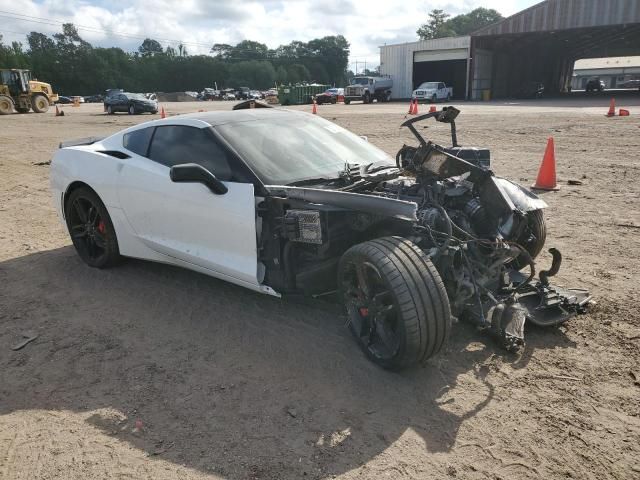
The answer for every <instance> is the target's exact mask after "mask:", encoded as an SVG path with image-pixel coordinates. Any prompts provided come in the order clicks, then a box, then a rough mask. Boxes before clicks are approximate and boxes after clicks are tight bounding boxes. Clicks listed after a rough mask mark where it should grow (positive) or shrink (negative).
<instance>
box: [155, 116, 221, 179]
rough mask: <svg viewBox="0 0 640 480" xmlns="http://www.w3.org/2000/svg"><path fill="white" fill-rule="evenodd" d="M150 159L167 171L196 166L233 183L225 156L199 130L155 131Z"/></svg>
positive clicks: (174, 128) (179, 127)
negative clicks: (176, 166) (190, 165)
mask: <svg viewBox="0 0 640 480" xmlns="http://www.w3.org/2000/svg"><path fill="white" fill-rule="evenodd" d="M149 158H150V159H151V160H154V161H156V162H158V163H161V164H163V165H166V166H167V167H172V166H173V165H179V164H181V163H197V164H199V165H202V166H203V167H204V168H206V169H207V170H209V171H210V172H211V173H213V174H214V175H215V176H216V177H218V179H219V180H232V176H233V175H232V171H231V166H230V163H229V159H228V157H227V154H226V152H225V151H224V150H223V149H222V148H221V147H220V145H218V143H217V142H216V141H215V139H214V138H213V137H212V136H211V135H210V133H209V132H208V131H207V130H206V129H202V128H195V127H187V126H183V125H167V126H163V127H157V128H156V131H155V134H154V135H153V140H152V141H151V147H150V148H149Z"/></svg>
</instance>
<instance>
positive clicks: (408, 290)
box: [338, 237, 451, 370]
mask: <svg viewBox="0 0 640 480" xmlns="http://www.w3.org/2000/svg"><path fill="white" fill-rule="evenodd" d="M338 286H339V288H340V293H341V296H342V299H343V301H344V304H345V306H346V309H347V315H348V319H349V328H350V330H351V332H352V333H353V335H354V336H355V338H356V340H357V342H358V343H359V345H360V347H361V348H362V349H363V350H364V352H365V353H366V354H367V356H368V357H369V358H371V359H372V360H373V361H374V362H375V363H377V364H378V365H380V366H382V367H384V368H388V369H393V370H398V369H401V368H406V367H409V366H412V365H415V364H418V363H424V362H425V361H426V360H427V359H429V358H431V357H432V356H434V355H435V354H437V353H438V352H439V351H440V350H441V349H442V347H443V345H444V343H445V340H446V339H447V337H448V335H449V329H450V326H451V311H450V306H449V298H448V297H447V292H446V290H445V288H444V284H443V283H442V279H441V278H440V275H439V274H438V271H437V270H436V268H435V267H434V265H433V264H432V263H431V260H429V258H428V257H427V256H426V255H425V253H424V252H423V251H422V250H420V248H418V247H417V246H416V245H415V244H414V243H413V242H411V241H409V240H407V239H405V238H401V237H385V238H378V239H376V240H371V241H368V242H364V243H361V244H358V245H355V246H353V247H351V248H350V249H349V250H347V251H346V252H345V254H344V255H343V256H342V258H341V259H340V264H339V272H338Z"/></svg>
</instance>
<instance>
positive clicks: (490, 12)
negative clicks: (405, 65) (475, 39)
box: [416, 7, 504, 40]
mask: <svg viewBox="0 0 640 480" xmlns="http://www.w3.org/2000/svg"><path fill="white" fill-rule="evenodd" d="M503 18H504V17H503V16H502V15H500V12H498V11H497V10H494V9H493V8H483V7H479V8H476V9H475V10H472V11H470V12H469V13H463V14H461V15H456V16H455V17H451V15H449V14H448V13H445V12H444V10H439V9H435V10H431V11H430V12H429V20H428V21H427V23H425V24H423V25H421V26H420V28H419V29H418V31H417V32H416V33H417V34H418V37H420V40H430V39H432V38H442V37H457V36H460V35H469V34H470V33H473V32H475V31H476V30H479V29H481V28H482V27H486V26H487V25H491V24H492V23H496V22H498V21H500V20H502V19H503Z"/></svg>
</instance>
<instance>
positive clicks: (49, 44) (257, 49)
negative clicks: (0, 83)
mask: <svg viewBox="0 0 640 480" xmlns="http://www.w3.org/2000/svg"><path fill="white" fill-rule="evenodd" d="M348 60H349V43H348V42H347V40H346V39H345V38H344V37H343V36H342V35H336V36H327V37H323V38H318V39H314V40H311V41H309V42H299V41H293V42H291V43H290V44H288V45H281V46H279V47H278V48H276V49H269V48H268V47H267V46H266V45H264V44H262V43H259V42H254V41H251V40H244V41H242V42H240V43H238V44H237V45H228V44H220V43H216V44H214V45H213V46H212V48H211V52H210V55H189V54H188V52H187V49H186V47H185V46H184V45H179V46H178V48H177V49H176V48H173V47H171V46H169V47H167V48H164V49H163V47H162V45H161V44H160V43H159V42H158V41H156V40H153V39H150V38H147V39H146V40H144V42H142V44H141V45H140V47H139V48H138V50H137V51H136V52H125V51H124V50H122V49H121V48H117V47H110V48H103V47H94V46H92V45H91V44H90V43H89V42H87V41H85V40H84V39H82V38H81V37H80V35H79V34H78V30H77V28H76V27H75V26H74V25H73V24H70V23H67V24H64V25H63V27H62V32H60V33H56V34H54V35H52V36H47V35H45V34H43V33H39V32H31V33H29V34H28V35H27V46H26V48H25V46H24V45H23V44H22V43H20V42H12V44H11V45H5V44H3V42H2V36H1V35H0V68H28V69H30V70H31V71H32V72H33V75H34V76H35V77H37V78H38V79H39V80H42V81H46V82H49V83H51V84H52V86H53V87H54V90H55V91H56V92H60V93H62V94H67V95H90V94H95V93H100V92H103V91H104V90H106V89H108V88H123V89H125V90H127V91H133V92H174V91H201V90H202V89H203V88H205V87H213V86H214V85H215V84H217V85H218V88H224V87H232V88H237V87H244V86H247V87H250V88H255V89H268V88H271V87H273V86H274V85H275V84H276V83H278V84H289V83H291V84H295V83H299V82H318V83H323V84H329V85H339V86H342V85H344V83H345V82H346V78H347V65H348Z"/></svg>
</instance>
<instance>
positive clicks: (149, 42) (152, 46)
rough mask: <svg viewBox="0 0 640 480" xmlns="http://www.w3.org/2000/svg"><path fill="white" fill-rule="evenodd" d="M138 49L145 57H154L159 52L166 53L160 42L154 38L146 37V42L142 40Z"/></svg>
mask: <svg viewBox="0 0 640 480" xmlns="http://www.w3.org/2000/svg"><path fill="white" fill-rule="evenodd" d="M138 51H139V52H140V55H142V56H143V57H152V56H154V55H156V54H158V53H160V54H162V53H164V51H163V49H162V45H160V42H159V41H157V40H153V39H152V38H145V39H144V42H142V45H140V46H139V47H138Z"/></svg>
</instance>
